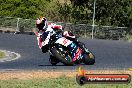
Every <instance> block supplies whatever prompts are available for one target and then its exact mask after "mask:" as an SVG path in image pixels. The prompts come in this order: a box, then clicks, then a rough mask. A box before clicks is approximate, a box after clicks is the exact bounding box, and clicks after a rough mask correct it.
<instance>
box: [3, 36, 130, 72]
mask: <svg viewBox="0 0 132 88" xmlns="http://www.w3.org/2000/svg"><path fill="white" fill-rule="evenodd" d="M80 41H82V42H83V43H85V44H86V47H87V48H89V49H90V50H91V51H92V52H93V53H94V55H95V57H96V63H95V64H94V65H84V64H82V65H83V67H84V68H85V69H93V70H95V69H97V70H100V69H101V70H102V69H120V70H121V69H127V68H130V67H132V43H130V42H125V41H117V40H116V41H114V40H96V39H94V40H90V39H80ZM0 49H3V50H9V51H13V52H16V53H19V54H21V58H19V59H17V60H13V61H9V62H0V70H2V69H23V70H38V69H39V70H75V69H76V68H77V67H78V66H77V65H75V66H64V65H63V64H62V63H59V64H57V66H52V65H51V64H50V63H49V61H48V60H49V59H48V58H49V55H50V54H49V53H46V54H44V53H42V52H41V50H40V49H39V48H38V46H37V41H36V38H35V36H34V35H22V34H0Z"/></svg>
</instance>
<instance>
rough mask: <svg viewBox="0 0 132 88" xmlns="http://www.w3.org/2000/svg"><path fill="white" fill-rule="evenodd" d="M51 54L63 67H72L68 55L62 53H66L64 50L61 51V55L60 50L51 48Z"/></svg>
mask: <svg viewBox="0 0 132 88" xmlns="http://www.w3.org/2000/svg"><path fill="white" fill-rule="evenodd" d="M51 52H52V54H53V55H54V56H55V57H56V58H57V59H58V60H59V61H60V62H62V63H63V64H64V65H67V66H72V65H74V63H73V61H72V58H71V57H70V55H69V54H66V53H64V52H66V50H63V53H62V52H61V51H60V50H58V49H57V48H56V47H54V48H52V50H51Z"/></svg>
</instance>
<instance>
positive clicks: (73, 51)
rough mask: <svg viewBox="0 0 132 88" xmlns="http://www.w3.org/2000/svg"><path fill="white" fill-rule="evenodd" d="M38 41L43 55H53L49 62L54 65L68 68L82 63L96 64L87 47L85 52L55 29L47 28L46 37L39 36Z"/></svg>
mask: <svg viewBox="0 0 132 88" xmlns="http://www.w3.org/2000/svg"><path fill="white" fill-rule="evenodd" d="M41 37H42V38H41ZM41 39H42V40H43V41H42V40H41ZM37 40H38V45H39V47H40V48H41V49H42V52H43V53H46V52H50V53H51V55H50V58H49V62H50V63H51V64H52V65H56V64H57V63H59V62H61V63H63V64H64V65H68V66H72V65H74V64H81V63H84V64H86V65H93V64H94V63H95V57H94V55H93V54H92V53H91V52H90V51H89V50H88V49H87V48H86V47H85V46H83V47H84V48H85V50H83V49H82V47H79V46H78V45H77V44H76V43H75V42H74V41H71V40H69V39H67V38H65V37H63V36H62V35H61V34H60V33H57V32H56V31H54V29H53V28H47V30H46V32H45V34H44V36H42V34H39V36H38V37H37ZM40 41H42V42H40Z"/></svg>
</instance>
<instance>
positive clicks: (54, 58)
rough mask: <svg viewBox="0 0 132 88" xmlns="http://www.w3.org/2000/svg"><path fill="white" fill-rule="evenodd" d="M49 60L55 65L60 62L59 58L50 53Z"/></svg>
mask: <svg viewBox="0 0 132 88" xmlns="http://www.w3.org/2000/svg"><path fill="white" fill-rule="evenodd" d="M49 62H50V63H51V64H52V65H53V66H55V65H56V64H57V63H59V60H57V58H56V57H55V56H52V55H50V58H49Z"/></svg>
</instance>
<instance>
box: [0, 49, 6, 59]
mask: <svg viewBox="0 0 132 88" xmlns="http://www.w3.org/2000/svg"><path fill="white" fill-rule="evenodd" d="M4 57H5V53H4V52H2V51H0V59H1V58H4Z"/></svg>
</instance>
